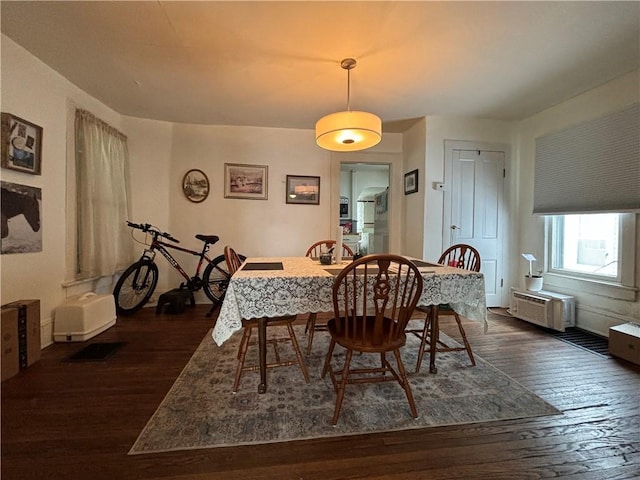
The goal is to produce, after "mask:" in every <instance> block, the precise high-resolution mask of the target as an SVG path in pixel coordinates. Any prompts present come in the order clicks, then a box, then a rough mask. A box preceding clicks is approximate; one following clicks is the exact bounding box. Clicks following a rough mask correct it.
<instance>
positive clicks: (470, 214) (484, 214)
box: [442, 148, 507, 307]
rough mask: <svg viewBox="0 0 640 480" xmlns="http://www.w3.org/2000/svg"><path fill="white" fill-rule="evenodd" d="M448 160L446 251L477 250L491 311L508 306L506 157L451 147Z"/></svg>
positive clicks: (495, 152) (499, 153)
mask: <svg viewBox="0 0 640 480" xmlns="http://www.w3.org/2000/svg"><path fill="white" fill-rule="evenodd" d="M447 160H448V161H447V162H446V164H445V185H446V186H447V188H446V189H445V200H444V216H443V219H444V223H443V226H444V229H443V239H442V240H443V246H444V247H445V248H446V247H448V246H450V245H453V244H456V243H466V244H469V245H471V246H473V247H475V248H476V250H478V252H479V253H480V259H481V268H480V271H481V272H482V273H483V274H484V277H485V286H486V292H487V306H488V307H499V306H503V304H504V302H506V300H507V298H506V295H505V286H504V281H503V278H504V275H503V269H504V265H503V255H502V253H503V251H504V245H503V244H504V234H503V232H504V222H505V217H506V216H505V214H504V211H505V209H504V205H503V202H504V182H505V172H506V171H505V152H504V151H490V150H466V149H456V148H452V149H450V150H449V155H448V159H447ZM447 177H448V178H447Z"/></svg>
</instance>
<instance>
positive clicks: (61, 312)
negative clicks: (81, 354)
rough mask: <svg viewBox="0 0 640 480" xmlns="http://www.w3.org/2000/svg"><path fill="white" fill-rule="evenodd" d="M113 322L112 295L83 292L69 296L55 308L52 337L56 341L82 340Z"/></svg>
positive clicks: (114, 317)
mask: <svg viewBox="0 0 640 480" xmlns="http://www.w3.org/2000/svg"><path fill="white" fill-rule="evenodd" d="M115 323H116V303H115V300H114V298H113V295H97V294H95V293H93V292H89V293H85V294H83V295H80V296H77V297H71V298H69V299H68V300H67V301H66V302H65V303H63V304H62V305H60V306H59V307H57V308H56V311H55V319H54V327H53V339H54V341H56V342H84V341H85V340H88V339H90V338H92V337H95V336H96V335H98V334H99V333H102V332H104V331H105V330H106V329H107V328H109V327H112V326H113V325H115Z"/></svg>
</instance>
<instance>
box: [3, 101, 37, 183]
mask: <svg viewBox="0 0 640 480" xmlns="http://www.w3.org/2000/svg"><path fill="white" fill-rule="evenodd" d="M1 122H2V151H1V155H2V166H3V167H4V168H10V169H12V170H20V171H21V172H26V173H31V174H33V175H40V174H41V172H42V152H41V150H42V127H39V126H38V125H35V124H33V123H31V122H28V121H27V120H24V119H22V118H20V117H16V116H15V115H13V114H11V113H4V112H3V113H2V116H1Z"/></svg>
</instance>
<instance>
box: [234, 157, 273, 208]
mask: <svg viewBox="0 0 640 480" xmlns="http://www.w3.org/2000/svg"><path fill="white" fill-rule="evenodd" d="M268 183H269V167H268V166H267V165H247V164H238V163H225V164H224V198H245V199H252V200H266V199H267V191H268Z"/></svg>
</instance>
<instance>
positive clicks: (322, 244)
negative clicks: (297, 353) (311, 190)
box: [304, 240, 353, 355]
mask: <svg viewBox="0 0 640 480" xmlns="http://www.w3.org/2000/svg"><path fill="white" fill-rule="evenodd" d="M335 244H336V241H335V240H320V241H319V242H316V243H314V244H313V245H311V246H310V247H309V249H308V250H307V253H306V254H305V256H306V257H311V258H313V259H317V258H318V257H320V254H321V253H323V252H328V251H329V250H330V249H331V248H333V247H334V246H335ZM342 256H343V257H351V258H353V250H351V248H350V247H349V245H347V244H346V243H343V244H342ZM316 320H317V314H316V313H314V312H311V313H310V314H309V318H307V326H306V327H305V329H304V333H306V334H307V355H309V354H310V353H311V347H312V346H313V334H314V333H315V332H326V331H327V326H326V325H325V324H322V325H316Z"/></svg>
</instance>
